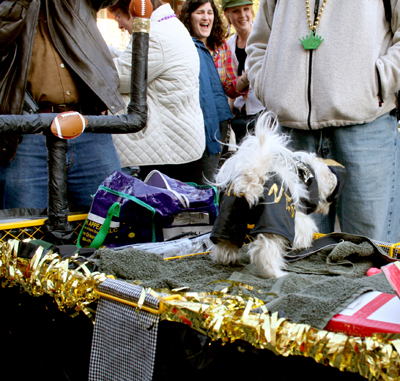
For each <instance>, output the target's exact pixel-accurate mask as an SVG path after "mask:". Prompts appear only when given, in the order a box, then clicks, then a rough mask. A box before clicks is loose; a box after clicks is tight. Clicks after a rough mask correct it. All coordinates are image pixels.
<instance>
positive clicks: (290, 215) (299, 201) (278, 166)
mask: <svg viewBox="0 0 400 381" xmlns="http://www.w3.org/2000/svg"><path fill="white" fill-rule="evenodd" d="M277 128H278V121H277V119H276V117H275V115H274V114H272V113H270V112H266V113H264V114H262V115H261V116H260V117H259V119H258V121H257V123H256V127H255V130H254V135H247V137H246V138H245V139H244V141H243V142H242V144H241V145H240V146H239V147H238V150H237V152H236V153H235V154H234V155H232V156H231V157H230V158H229V159H227V160H226V161H225V162H224V164H223V165H222V167H221V168H220V170H219V172H218V174H217V177H216V183H215V184H214V185H216V186H218V187H220V188H221V189H224V194H223V197H222V199H221V205H220V213H219V215H218V217H217V220H216V221H215V224H214V227H213V230H212V233H211V237H210V238H211V240H212V241H213V242H214V243H215V248H214V250H213V252H212V257H213V259H214V260H215V261H217V262H221V263H223V264H229V263H233V264H234V263H237V262H238V260H239V249H240V247H241V246H242V245H243V243H244V242H246V239H248V240H249V241H250V244H249V250H248V253H249V255H250V259H251V263H254V264H255V265H256V266H257V267H258V268H259V269H260V270H261V272H262V275H263V276H264V277H266V278H270V277H280V276H283V275H285V274H286V273H285V272H284V271H283V270H284V269H285V260H284V255H285V253H286V252H287V251H288V250H290V249H305V248H307V247H309V246H311V242H312V239H313V236H314V233H316V232H317V231H318V229H317V227H316V224H315V222H314V221H313V219H312V218H311V216H310V215H309V214H310V213H312V212H314V213H322V214H327V213H328V211H329V205H330V203H331V202H332V201H333V200H334V199H336V198H337V197H338V194H339V193H340V191H341V189H342V188H343V185H344V180H345V169H344V167H343V166H341V165H340V164H339V163H337V162H335V161H333V160H326V161H324V160H322V159H320V158H318V157H317V156H316V155H315V154H312V153H307V152H293V151H291V150H290V149H289V148H288V144H289V137H288V136H287V135H280V134H279V133H278V132H277Z"/></svg>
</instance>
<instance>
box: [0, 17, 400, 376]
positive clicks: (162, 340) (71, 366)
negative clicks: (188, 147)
mask: <svg viewBox="0 0 400 381" xmlns="http://www.w3.org/2000/svg"><path fill="white" fill-rule="evenodd" d="M135 20H136V21H135V23H136V27H135V28H134V33H133V44H132V48H133V60H134V61H133V64H132V68H133V73H132V78H134V79H135V80H134V81H133V80H132V83H133V84H134V85H133V86H132V94H131V104H130V106H129V107H128V114H126V115H122V116H86V115H85V116H84V118H85V119H86V122H87V124H86V126H85V131H90V132H111V129H112V132H113V133H132V132H136V131H139V130H140V129H142V128H143V127H144V126H145V124H146V78H145V72H146V70H145V68H146V65H147V49H148V33H149V22H148V19H146V18H136V19H135ZM57 117H58V116H57V115H56V114H36V115H28V116H15V115H2V116H0V132H1V133H5V132H7V133H8V132H15V133H19V134H27V133H40V132H42V133H44V134H45V135H46V138H47V143H48V146H49V169H50V170H51V171H50V175H49V188H50V191H49V196H50V197H49V208H48V213H47V216H44V217H43V218H39V219H38V218H31V219H27V218H16V216H13V218H11V219H10V218H8V219H4V220H3V221H2V223H1V225H0V229H1V237H0V242H1V243H0V279H1V285H2V287H1V289H0V292H1V300H2V327H1V342H2V343H3V355H2V363H3V365H4V369H7V370H8V371H7V373H8V374H9V375H10V374H12V377H13V379H25V378H27V377H30V378H33V379H42V380H47V379H49V380H50V379H51V380H55V379H57V380H64V379H65V380H81V379H82V380H87V379H90V380H100V379H101V380H122V379H134V380H136V379H160V380H167V379H168V380H169V379H177V378H183V377H186V378H191V379H196V380H197V379H205V378H208V379H218V378H231V379H238V380H240V379H242V378H245V377H251V378H255V377H257V378H260V379H261V378H270V377H272V378H273V379H278V380H287V379H294V378H301V377H304V378H307V379H311V380H314V379H315V380H317V379H318V380H319V379H321V378H324V379H327V380H329V379H340V380H347V379H349V380H358V379H365V378H367V379H369V380H398V379H400V376H399V375H400V354H399V353H400V336H399V333H400V306H399V305H400V302H399V300H398V295H397V294H396V292H397V291H398V290H399V289H400V287H399V283H400V276H399V275H398V273H400V270H399V266H398V264H399V262H398V259H397V257H398V251H399V244H391V243H384V242H375V241H372V240H370V239H368V238H366V237H359V236H354V235H350V234H345V233H332V234H330V235H327V236H323V235H316V236H315V237H314V238H315V240H314V242H313V248H314V249H315V250H314V251H313V250H311V251H309V252H307V255H305V254H304V255H302V254H301V253H296V255H297V257H296V260H292V259H293V258H291V257H290V255H289V256H288V257H287V258H286V259H287V260H288V263H289V264H288V268H287V270H288V275H286V276H284V277H281V278H277V279H276V278H271V279H265V278H263V277H261V276H260V274H259V272H258V270H257V268H255V267H254V266H253V265H252V264H251V263H250V262H249V260H248V256H247V253H246V246H243V248H242V249H241V251H240V253H239V255H240V259H241V261H240V263H239V264H237V265H235V266H230V265H222V264H219V263H216V262H214V261H213V260H212V259H211V256H210V253H211V252H212V250H213V245H212V243H211V241H210V240H209V231H210V230H211V227H212V224H213V220H214V218H213V217H215V216H213V213H215V214H217V213H218V207H219V201H218V195H217V192H216V190H215V189H213V188H212V187H209V188H202V189H200V188H198V187H196V186H194V185H193V184H188V185H187V186H188V187H194V188H195V190H198V191H199V192H200V193H202V194H203V195H204V194H205V193H207V192H209V193H210V192H211V193H210V194H209V195H208V196H209V197H208V198H209V199H211V200H212V201H211V202H208V204H207V203H206V205H208V209H207V208H206V207H205V206H204V205H200V206H199V205H196V207H194V206H193V204H192V203H191V202H190V197H189V196H188V195H190V194H192V193H191V192H192V191H193V188H190V189H188V190H187V193H186V197H187V199H186V200H185V202H186V204H185V205H186V208H181V209H179V211H178V212H177V211H175V212H174V211H171V213H172V216H171V215H168V216H167V217H166V218H165V219H160V218H159V217H160V215H161V214H162V212H161V211H160V210H156V208H153V209H152V210H150V209H149V208H143V209H145V210H146V211H149V210H150V213H149V214H148V215H145V214H143V215H145V217H143V218H146V221H147V219H150V220H149V221H150V222H148V221H147V222H146V226H152V229H153V230H151V234H150V238H149V239H147V240H145V242H133V243H127V242H119V243H120V244H118V238H115V239H114V241H113V242H112V243H109V244H107V241H104V240H103V241H102V242H101V244H100V245H99V246H98V247H93V246H92V247H87V246H86V247H85V245H82V238H84V237H86V239H89V240H90V239H91V238H93V237H91V236H90V230H86V233H84V229H85V227H86V229H88V228H95V226H94V224H92V225H90V224H89V222H88V221H90V219H89V218H88V215H87V214H70V213H68V205H67V202H66V182H65V176H64V174H65V166H64V165H65V164H63V162H65V160H63V155H62V152H64V148H63V147H64V145H65V139H63V138H62V137H63V135H64V132H63V126H61V127H60V128H57V126H56V128H55V130H54V131H55V133H53V132H54V131H53V132H52V131H51V126H52V125H53V127H54V124H53V121H54V120H55V119H57ZM86 122H85V123H86ZM53 129H54V128H53ZM60 131H61V132H60ZM60 133H61V138H60V137H59V135H60ZM60 152H61V155H59V153H60ZM60 158H61V159H60ZM132 181H133V182H137V181H139V180H137V179H133V180H132ZM179 186H181V187H184V185H179ZM168 192H170V190H168V189H167V190H165V188H163V191H162V192H161V193H162V194H165V193H168ZM131 196H132V197H134V198H135V199H137V200H139V201H141V202H143V200H141V199H140V197H139V196H138V195H137V194H136V195H135V196H133V195H131ZM187 200H189V202H187ZM209 201H210V200H209ZM136 204H140V202H136ZM140 205H142V204H140ZM165 205H166V203H165V204H163V203H162V205H161V208H162V207H163V206H165ZM212 207H215V208H216V210H212ZM170 209H171V208H170ZM171 210H172V209H171ZM149 216H150V217H149ZM199 216H201V218H200V217H199ZM204 218H205V219H204ZM204 221H206V222H204ZM141 222H143V224H144V219H143V221H142V220H140V219H139V222H136V225H133V226H132V227H131V230H135V229H139V228H140V227H141V226H140V223H141ZM149 224H150V225H149ZM138 225H139V226H138ZM100 229H101V227H99V229H98V231H99V230H100ZM111 230H112V229H111V225H110V226H107V229H106V233H108V232H110V231H111ZM171 232H173V233H171ZM177 233H181V234H182V235H181V236H179V234H177ZM85 234H86V236H85ZM128 236H129V234H128ZM177 236H178V237H177ZM167 237H168V238H167ZM170 237H172V239H171V238H170ZM92 241H93V240H92ZM105 242H106V243H105ZM343 244H345V245H343ZM89 246H90V245H89ZM95 246H97V245H95ZM344 246H345V250H344V249H343V247H344ZM292 255H293V253H292ZM300 257H301V258H300ZM371 268H376V269H377V271H376V272H377V273H376V274H375V275H371V276H366V273H367V271H368V270H369V269H371ZM379 269H383V271H380V270H379ZM378 315H379V316H378Z"/></svg>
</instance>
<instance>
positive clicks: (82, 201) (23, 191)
mask: <svg viewBox="0 0 400 381" xmlns="http://www.w3.org/2000/svg"><path fill="white" fill-rule="evenodd" d="M66 160H67V163H66V164H67V168H66V170H67V184H68V202H69V204H70V205H74V206H90V205H91V203H92V197H91V196H92V195H93V194H94V193H96V190H97V188H98V186H99V185H100V184H101V182H102V181H103V180H104V179H105V178H106V177H107V176H108V175H109V174H111V173H112V172H113V171H116V170H120V169H121V164H120V161H119V158H118V155H117V153H116V151H115V147H114V143H113V140H112V138H111V135H109V134H94V133H90V132H86V133H84V134H82V135H81V136H78V137H77V138H75V139H71V140H69V141H68V151H67V157H66ZM47 183H48V179H47V149H46V138H45V137H44V136H43V135H24V137H23V140H22V142H21V143H20V145H19V146H18V151H17V154H16V156H15V158H14V160H13V161H12V162H10V163H8V165H2V166H1V167H0V196H2V209H11V208H46V207H47V204H48V201H47V200H48V195H47V192H48V190H47V189H48V185H47Z"/></svg>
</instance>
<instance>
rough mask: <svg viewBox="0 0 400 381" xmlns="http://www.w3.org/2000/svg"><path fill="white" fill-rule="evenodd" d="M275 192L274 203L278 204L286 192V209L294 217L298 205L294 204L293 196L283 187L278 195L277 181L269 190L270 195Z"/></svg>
mask: <svg viewBox="0 0 400 381" xmlns="http://www.w3.org/2000/svg"><path fill="white" fill-rule="evenodd" d="M272 193H273V194H274V203H275V204H277V203H279V202H280V201H281V198H282V196H283V194H285V198H286V210H287V211H288V212H289V213H290V217H291V218H294V215H295V212H296V207H295V205H294V204H293V200H292V198H291V197H290V196H289V195H288V194H287V193H286V192H285V188H284V187H281V189H280V191H279V195H278V185H277V184H276V183H275V184H274V185H272V187H271V189H270V190H269V192H268V196H271V194H272Z"/></svg>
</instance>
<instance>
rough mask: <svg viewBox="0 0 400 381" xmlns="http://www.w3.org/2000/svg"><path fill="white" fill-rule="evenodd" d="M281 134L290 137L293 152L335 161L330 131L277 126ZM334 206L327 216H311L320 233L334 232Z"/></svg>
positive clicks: (290, 146)
mask: <svg viewBox="0 0 400 381" xmlns="http://www.w3.org/2000/svg"><path fill="white" fill-rule="evenodd" d="M279 132H280V133H281V134H287V135H289V137H290V142H289V148H290V149H291V150H293V151H306V152H312V153H316V154H317V155H318V156H319V157H322V158H325V159H334V160H336V159H335V157H334V156H333V152H332V137H331V135H332V131H331V130H330V129H324V130H317V131H311V130H297V129H294V128H288V127H284V126H279ZM335 207H336V206H335V205H333V204H332V205H331V207H330V210H329V214H328V215H326V216H323V215H322V214H315V213H313V214H312V217H313V220H314V222H315V224H316V225H317V227H318V231H319V232H320V233H324V234H328V233H332V232H333V231H334V230H335V220H336V211H335Z"/></svg>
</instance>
